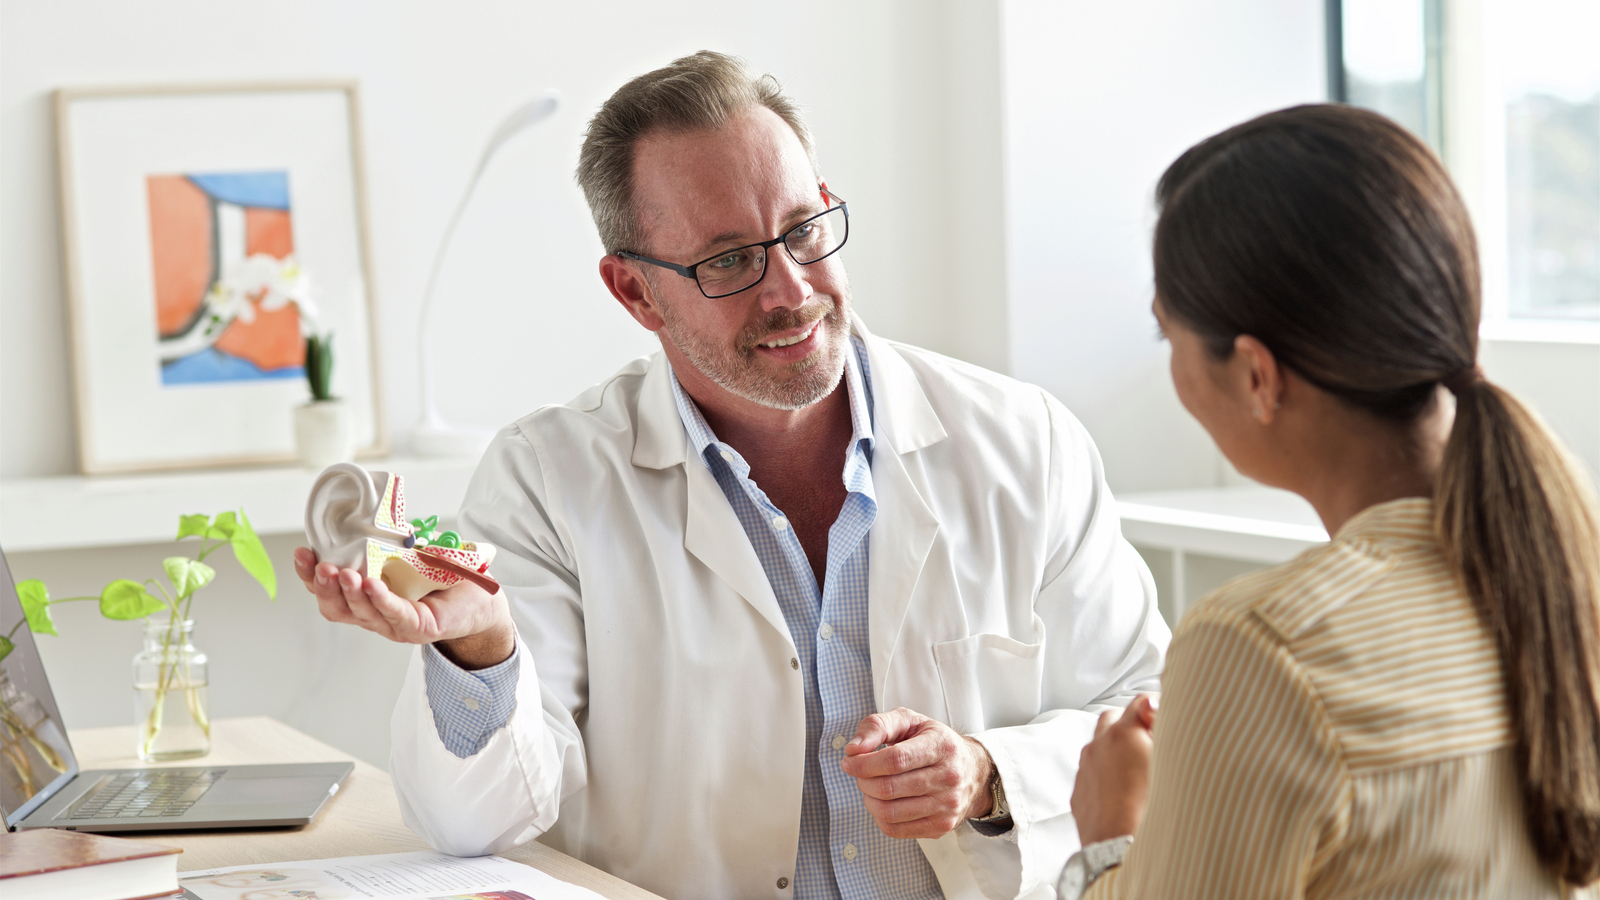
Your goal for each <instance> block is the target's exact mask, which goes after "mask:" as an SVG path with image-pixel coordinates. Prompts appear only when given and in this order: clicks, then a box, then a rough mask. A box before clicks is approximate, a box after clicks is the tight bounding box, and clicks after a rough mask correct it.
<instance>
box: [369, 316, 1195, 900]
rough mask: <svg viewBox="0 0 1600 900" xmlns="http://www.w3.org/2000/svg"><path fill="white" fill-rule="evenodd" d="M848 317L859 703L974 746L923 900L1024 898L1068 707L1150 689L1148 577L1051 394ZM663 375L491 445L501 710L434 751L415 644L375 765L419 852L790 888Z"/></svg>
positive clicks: (1066, 744) (1088, 720) (792, 703)
mask: <svg viewBox="0 0 1600 900" xmlns="http://www.w3.org/2000/svg"><path fill="white" fill-rule="evenodd" d="M854 326H855V328H856V332H857V333H858V334H860V335H861V336H862V337H863V339H864V340H865V342H866V346H867V354H868V359H869V360H870V362H871V366H872V387H873V393H874V401H875V402H874V439H875V449H874V455H873V460H872V479H873V488H874V491H875V492H876V495H877V502H878V515H877V520H876V522H875V523H874V524H873V526H872V530H871V557H870V559H871V564H870V572H869V597H870V601H869V602H870V607H869V620H870V628H871V635H870V646H871V652H872V674H873V693H874V698H875V700H876V702H877V706H878V709H880V710H884V709H891V708H893V707H896V706H905V707H909V708H911V709H914V710H916V711H918V712H921V713H923V714H925V715H928V716H931V717H934V718H937V719H940V720H942V721H944V722H946V723H948V724H950V725H951V726H953V727H954V728H955V729H957V730H958V731H961V732H964V733H968V734H971V735H973V736H974V737H976V738H977V739H978V740H980V741H981V742H982V743H983V745H984V746H985V747H986V748H987V749H988V751H989V753H990V755H991V756H993V758H994V762H995V765H996V766H997V767H998V769H999V771H1000V773H1001V776H1002V778H1003V779H1004V784H1005V788H1006V795H1007V798H1008V801H1009V803H1010V806H1011V811H1012V815H1013V817H1014V818H1015V820H1016V827H1015V829H1014V830H1013V831H1012V832H1011V833H1010V834H1009V835H1007V836H1004V837H1000V838H987V837H984V836H982V835H980V834H978V833H977V832H976V831H974V830H973V829H972V828H971V827H970V826H967V825H962V826H961V827H959V828H957V829H956V831H955V832H953V833H951V834H948V835H946V836H945V837H943V838H940V839H938V840H923V841H921V842H920V844H921V847H922V849H923V851H924V853H925V854H926V855H927V857H928V860H929V862H930V863H931V864H932V866H933V869H934V871H935V872H936V873H937V875H938V878H939V881H940V883H941V885H942V886H943V888H944V892H945V895H946V896H947V897H949V898H951V900H956V898H975V897H977V896H979V891H980V890H981V891H982V892H983V893H986V894H988V895H989V896H990V897H992V898H1000V897H1012V896H1016V895H1017V894H1019V893H1023V892H1028V893H1031V892H1034V891H1036V890H1038V891H1042V892H1043V893H1044V894H1045V895H1046V896H1048V892H1049V890H1050V889H1049V888H1048V887H1047V886H1048V885H1053V884H1054V882H1055V879H1056V876H1057V875H1058V874H1059V872H1060V870H1061V867H1062V865H1063V863H1064V862H1065V860H1066V858H1067V857H1068V856H1069V855H1070V854H1071V853H1072V852H1073V851H1074V850H1075V849H1076V848H1077V843H1078V841H1077V831H1076V827H1075V825H1074V823H1073V820H1072V816H1071V812H1070V807H1069V801H1070V799H1071V796H1072V786H1073V779H1074V776H1075V774H1076V770H1077V763H1078V752H1079V750H1080V748H1081V747H1082V746H1083V745H1084V744H1085V743H1086V742H1087V741H1088V740H1089V738H1090V737H1091V736H1092V734H1093V728H1094V723H1095V718H1096V714H1097V713H1098V712H1099V711H1101V710H1104V709H1107V708H1109V707H1111V706H1122V705H1125V704H1126V703H1127V702H1128V701H1129V700H1131V699H1132V698H1133V696H1134V694H1135V693H1136V692H1138V691H1152V690H1156V689H1158V682H1157V679H1158V676H1159V673H1160V671H1161V664H1162V658H1163V655H1164V653H1165V650H1166V644H1167V640H1168V638H1169V633H1168V631H1167V626H1166V624H1165V623H1164V622H1163V621H1162V619H1161V616H1160V613H1159V612H1157V609H1156V597H1155V588H1154V586H1153V584H1152V582H1151V579H1150V575H1149V572H1148V571H1147V570H1146V568H1145V566H1144V564H1143V563H1142V562H1141V560H1140V559H1139V557H1138V556H1137V554H1135V552H1134V551H1133V549H1132V547H1130V546H1129V545H1128V543H1127V542H1126V541H1124V540H1123V538H1122V534H1121V530H1120V523H1119V520H1118V518H1117V513H1116V508H1115V505H1114V503H1113V502H1112V499H1111V495H1110V493H1109V491H1108V490H1107V488H1106V484H1105V480H1104V477H1103V475H1102V472H1101V465H1100V459H1099V456H1098V454H1097V453H1096V451H1095V449H1094V445H1093V443H1092V442H1091V441H1090V439H1089V437H1088V435H1087V434H1086V433H1085V432H1084V430H1083V428H1082V426H1081V425H1079V424H1078V422H1077V421H1076V420H1075V419H1073V418H1072V416H1071V415H1070V414H1069V413H1068V412H1067V411H1066V409H1065V408H1063V407H1062V406H1061V405H1060V404H1059V403H1057V402H1056V401H1055V400H1054V399H1052V398H1051V397H1050V396H1049V395H1048V394H1046V393H1045V392H1044V391H1042V390H1040V389H1039V388H1037V387H1033V386H1030V385H1025V384H1021V383H1019V382H1016V381H1013V380H1011V379H1008V378H1005V377H1003V376H999V375H996V374H993V373H991V372H987V371H984V370H982V369H979V368H976V367H974V366H970V365H966V364H964V363H960V362H956V361H953V360H950V359H947V358H944V357H941V356H938V355H936V354H933V353H929V352H926V351H923V350H919V349H916V348H913V347H908V346H905V345H902V344H896V343H892V342H889V341H884V340H880V339H877V338H875V337H872V336H871V335H869V334H867V332H866V330H865V328H864V327H863V326H862V325H861V323H860V321H859V320H857V321H855V322H854ZM668 372H669V369H668V365H667V362H666V360H665V358H664V357H663V356H662V355H661V354H659V353H658V354H655V355H653V356H650V357H647V358H643V359H639V360H635V361H634V362H632V363H630V364H629V365H628V366H626V367H625V368H624V369H623V370H622V371H621V372H618V373H617V374H616V375H615V376H613V377H612V378H611V379H610V380H608V381H605V382H603V383H602V384H599V385H596V386H595V387H593V388H591V389H590V390H588V391H586V392H585V393H583V394H582V395H581V396H579V397H578V398H577V399H576V400H574V401H572V402H571V403H568V404H566V405H563V406H550V407H545V408H543V409H540V410H538V411H536V412H534V413H532V414H531V415H529V416H526V417H525V418H523V419H521V420H519V421H518V422H516V423H515V424H514V425H512V426H510V427H509V428H507V429H505V430H504V431H502V432H501V433H500V434H499V436H498V437H497V438H496V439H495V442H494V444H493V446H492V447H491V448H490V449H489V450H488V452H487V454H486V455H485V457H484V459H483V462H482V463H481V464H480V465H479V467H478V471H477V473H476V475H475V476H474V477H473V479H472V484H471V486H470V487H469V489H468V491H467V496H466V500H465V502H464V504H463V507H462V514H461V529H462V533H463V534H464V535H465V536H467V537H469V538H472V539H477V540H485V541H488V542H490V543H492V544H494V545H496V546H497V547H498V548H499V551H500V553H499V556H497V557H496V559H495V561H494V565H493V569H492V571H493V573H494V574H495V576H496V577H498V578H499V580H500V581H501V583H502V584H503V585H504V586H505V587H504V589H505V590H506V591H507V593H508V595H509V598H510V602H511V609H512V612H513V615H514V616H515V618H516V622H517V627H518V632H519V639H520V642H521V651H520V652H521V654H522V659H521V681H520V686H519V688H518V706H517V710H516V713H515V714H514V715H513V717H512V719H511V721H510V722H509V723H508V725H507V727H505V728H503V729H501V730H500V731H498V732H497V733H496V734H495V735H494V737H493V738H491V739H490V741H489V743H488V744H487V746H485V747H484V749H483V750H482V751H480V752H479V753H478V754H476V755H474V756H472V757H470V758H468V759H458V758H456V757H455V756H453V755H452V754H451V753H450V752H449V751H447V750H445V749H444V746H443V744H442V743H441V741H440V739H439V737H438V735H437V733H436V731H435V728H434V723H433V719H432V714H431V712H430V709H429V706H428V701H427V697H426V694H425V691H424V687H423V676H422V665H421V662H420V657H419V658H418V659H415V660H413V663H412V665H411V668H410V671H409V673H408V675H407V677H406V682H405V685H404V687H403V689H402V693H401V696H400V700H399V702H398V704H397V706H396V709H395V713H394V719H393V728H394V744H393V747H394V750H393V756H392V759H391V771H392V773H393V775H394V781H395V787H396V789H397V791H398V793H399V795H400V806H401V810H402V813H403V815H404V818H405V821H406V823H407V824H408V825H410V826H411V828H413V829H414V830H415V831H417V832H418V833H419V834H421V835H422V836H423V837H424V838H426V839H427V840H428V842H429V843H430V844H432V845H433V846H434V847H436V848H438V849H439V850H441V851H445V852H449V853H455V854H460V855H468V856H470V855H478V854H485V853H493V852H498V851H502V850H505V849H506V848H509V847H512V846H514V845H516V844H519V843H522V842H525V841H528V840H531V839H533V838H539V839H540V840H542V841H543V842H544V843H546V844H548V845H550V846H552V847H555V848H556V849H558V850H562V851H564V852H566V853H569V854H571V855H573V856H576V857H578V858H580V859H583V860H586V861H588V862H590V863H592V864H594V865H596V866H599V867H600V868H602V869H606V870H608V871H610V872H612V873H615V874H616V875H618V876H620V877H622V878H624V879H626V880H628V881H631V882H634V883H635V884H638V885H641V886H643V887H645V888H648V889H650V890H652V891H655V892H657V893H659V894H662V895H664V896H666V897H669V898H684V900H700V898H724V897H726V898H735V897H738V898H755V897H770V898H774V900H793V890H792V888H780V887H779V886H778V884H779V879H780V878H781V879H785V880H784V882H783V883H784V884H785V885H788V884H789V883H790V882H791V881H792V879H793V877H794V867H795V853H796V848H797V846H798V842H799V830H800V792H801V778H802V766H803V759H802V754H803V753H804V752H806V748H805V747H804V746H803V745H804V743H805V700H804V690H803V685H802V682H801V673H800V672H799V671H797V666H796V663H795V662H794V660H795V658H796V657H797V656H798V654H797V653H796V652H795V648H794V644H793V643H792V641H791V639H790V635H789V626H788V624H787V622H786V621H785V620H784V617H783V613H782V612H781V611H780V609H779V607H778V602H777V600H776V598H775V597H774V596H773V592H772V588H771V587H770V585H769V584H768V582H767V578H766V575H765V573H764V572H763V570H762V568H761V564H760V561H759V560H758V559H757V557H756V554H755V550H754V549H753V548H752V547H751V546H750V541H749V539H748V538H747V537H746V536H745V533H744V531H743V529H742V528H741V526H740V524H739V520H738V518H737V517H736V516H735V515H734V512H733V509H732V507H731V506H730V505H729V503H728V501H727V499H726V497H725V496H724V495H723V493H722V490H721V488H719V487H718V485H717V482H716V480H715V479H714V478H713V476H712V474H711V472H710V471H709V470H708V469H707V468H706V466H705V465H704V464H703V463H702V461H701V460H700V459H698V458H696V456H695V454H694V450H693V447H692V445H691V444H690V442H689V438H688V435H687V433H686V432H685V430H684V427H683V424H682V422H681V421H680V419H679V417H678V413H677V410H676V408H675V406H674V405H673V399H672V393H671V387H670V383H669V380H668ZM830 737H831V736H828V735H824V736H823V739H824V740H825V741H826V740H828V739H829V738H830ZM846 737H849V735H846ZM838 864H847V863H844V862H843V861H842V860H840V861H839V863H838Z"/></svg>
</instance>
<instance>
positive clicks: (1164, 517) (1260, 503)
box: [1117, 487, 1328, 563]
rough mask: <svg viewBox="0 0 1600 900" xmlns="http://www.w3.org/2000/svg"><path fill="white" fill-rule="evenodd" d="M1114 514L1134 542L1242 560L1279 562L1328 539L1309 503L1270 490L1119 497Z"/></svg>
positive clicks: (1254, 489)
mask: <svg viewBox="0 0 1600 900" xmlns="http://www.w3.org/2000/svg"><path fill="white" fill-rule="evenodd" d="M1117 511H1118V513H1120V514H1121V516H1122V534H1123V536H1124V537H1126V538H1127V539H1128V540H1130V541H1132V542H1133V543H1135V544H1145V545H1148V546H1154V547H1165V548H1168V549H1179V550H1183V551H1185V552H1188V553H1203V554H1206V555H1208V556H1221V557H1226V558H1228V559H1242V560H1246V561H1248V562H1259V563H1281V562H1285V561H1287V560H1290V559H1293V558H1294V557H1296V556H1298V555H1299V554H1300V553H1301V552H1302V551H1304V550H1305V549H1307V548H1308V547H1314V546H1316V545H1317V544H1321V543H1326V542H1327V540H1328V532H1327V531H1325V530H1324V529H1323V527H1322V522H1321V520H1319V519H1318V518H1317V513H1316V511H1315V510H1313V509H1312V508H1311V504H1309V503H1307V502H1306V501H1305V500H1304V499H1302V498H1300V497H1298V496H1296V495H1294V494H1291V493H1289V492H1288V491H1280V490H1277V489H1275V488H1266V487H1231V488H1207V489H1203V490H1193V491H1164V492H1160V493H1148V494H1124V495H1123V496H1122V497H1121V498H1120V499H1119V500H1118V502H1117Z"/></svg>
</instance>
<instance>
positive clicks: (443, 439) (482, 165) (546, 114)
mask: <svg viewBox="0 0 1600 900" xmlns="http://www.w3.org/2000/svg"><path fill="white" fill-rule="evenodd" d="M560 99H561V95H560V94H559V93H557V92H556V91H553V90H552V91H546V92H545V93H544V94H543V95H542V96H539V97H536V98H534V99H533V100H530V101H528V102H527V103H524V104H523V105H521V106H519V107H517V108H516V109H514V110H512V111H511V114H510V115H508V116H506V118H505V121H503V122H501V123H500V127H499V128H496V129H495V130H494V134H492V135H490V136H489V143H488V144H487V145H485V146H484V148H483V154H482V155H481V156H479V157H478V167H477V168H476V169H474V170H473V172H472V178H471V180H469V181H468V182H467V190H466V193H464V194H462V195H461V202H460V203H459V204H457V205H456V211H455V213H454V214H453V215H451V216H450V222H449V224H447V225H445V227H444V237H443V238H442V239H440V241H439V252H438V253H437V254H435V255H434V257H433V269H432V270H431V271H429V272H428V281H427V286H426V287H425V288H423V292H422V314H421V322H420V323H419V324H418V326H417V364H418V365H417V369H418V371H419V372H420V373H421V375H422V421H421V422H420V423H419V424H418V425H417V427H416V430H415V431H413V432H412V433H411V450H412V452H414V453H416V454H417V455H418V456H476V455H478V454H480V453H482V452H483V449H484V448H485V447H487V446H488V445H489V441H490V439H492V438H493V437H494V432H493V431H490V430H488V429H483V428H460V427H457V426H455V425H450V424H448V423H446V422H445V421H444V419H443V418H441V417H440V415H439V406H438V403H437V401H436V400H435V395H434V386H433V289H434V285H435V282H437V281H438V280H439V269H440V268H441V267H443V265H444V257H445V253H446V252H447V251H448V250H449V249H450V238H451V237H452V236H453V235H454V234H455V231H456V225H457V224H458V223H459V222H460V221H461V214H462V213H464V212H466V211H467V203H468V202H469V201H471V199H472V191H473V189H474V188H476V187H477V186H478V179H480V178H482V177H483V170H484V169H486V168H488V166H489V160H490V159H492V158H494V154H495V152H496V151H498V150H499V149H500V146H501V145H502V144H504V143H505V142H506V141H508V140H510V139H511V138H512V137H513V136H515V135H516V134H518V133H520V132H522V131H523V130H525V129H527V128H530V127H532V126H533V125H536V124H538V123H539V122H542V121H544V120H545V119H548V118H550V116H551V114H553V113H554V112H555V111H556V106H557V104H558V103H559V101H560Z"/></svg>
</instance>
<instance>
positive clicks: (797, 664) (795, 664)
mask: <svg viewBox="0 0 1600 900" xmlns="http://www.w3.org/2000/svg"><path fill="white" fill-rule="evenodd" d="M789 668H791V669H795V670H797V671H798V670H799V668H800V660H798V659H795V658H794V657H792V656H791V657H789Z"/></svg>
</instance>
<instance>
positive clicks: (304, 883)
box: [178, 851, 602, 900]
mask: <svg viewBox="0 0 1600 900" xmlns="http://www.w3.org/2000/svg"><path fill="white" fill-rule="evenodd" d="M178 884H179V885H181V886H182V887H183V889H184V891H185V896H186V897H188V898H191V900H366V898H384V900H602V898H601V897H600V895H599V894H596V893H595V892H594V891H591V890H588V889H587V888H581V887H578V886H577V885H573V884H569V883H567V882H565V881H562V880H561V879H559V878H556V877H554V876H551V875H547V874H545V873H544V872H541V871H539V870H538V869H535V868H533V867H532V866H525V865H523V864H521V863H516V862H512V861H511V860H509V859H502V858H501V857H498V856H482V857H476V858H463V857H458V856H445V855H444V854H442V853H430V852H427V851H422V852H416V853H390V854H385V855H382V856H349V857H344V858H342V859H318V860H309V861H302V862H285V863H273V864H270V865H263V864H260V863H257V864H253V865H248V866H229V867H227V868H221V869H205V870H203V871H198V872H180V873H178Z"/></svg>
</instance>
